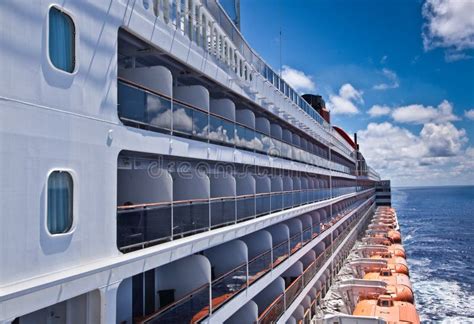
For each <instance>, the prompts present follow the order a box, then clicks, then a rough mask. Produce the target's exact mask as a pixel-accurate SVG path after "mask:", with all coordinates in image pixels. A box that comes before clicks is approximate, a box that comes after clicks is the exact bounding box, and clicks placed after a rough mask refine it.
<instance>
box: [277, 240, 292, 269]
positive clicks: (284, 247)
mask: <svg viewBox="0 0 474 324" xmlns="http://www.w3.org/2000/svg"><path fill="white" fill-rule="evenodd" d="M289 243H290V241H289V240H285V241H283V242H280V243H278V244H276V245H275V246H273V266H276V265H277V264H279V263H280V262H282V261H283V260H285V259H286V258H287V257H288V255H289V254H290V245H289Z"/></svg>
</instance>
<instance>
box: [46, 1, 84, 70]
mask: <svg viewBox="0 0 474 324" xmlns="http://www.w3.org/2000/svg"><path fill="white" fill-rule="evenodd" d="M53 8H54V9H56V10H58V11H60V12H61V13H63V14H65V15H66V16H68V18H69V19H71V21H72V24H73V27H74V35H73V37H74V49H73V60H74V61H73V62H74V68H73V70H72V72H69V71H66V70H63V69H61V68H59V67H57V66H56V65H55V64H54V63H53V61H52V60H51V56H50V50H49V32H50V30H49V25H50V14H51V10H52V9H53ZM45 38H46V46H45V49H46V57H47V62H48V65H49V66H50V67H51V68H52V69H53V70H54V71H57V72H59V73H63V74H65V75H68V76H71V75H75V74H77V71H78V69H79V58H78V57H79V55H78V51H77V49H78V48H79V46H78V45H79V30H78V27H77V24H76V19H75V16H74V15H73V14H72V13H71V12H70V11H68V10H65V9H64V8H63V7H61V6H59V5H56V4H52V5H50V6H49V7H48V14H47V15H46V37H45Z"/></svg>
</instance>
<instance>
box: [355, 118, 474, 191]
mask: <svg viewBox="0 0 474 324" xmlns="http://www.w3.org/2000/svg"><path fill="white" fill-rule="evenodd" d="M358 139H359V144H360V147H361V151H362V153H363V154H364V156H365V158H366V159H367V161H368V163H369V165H370V166H372V167H374V168H375V169H376V170H377V171H378V172H380V174H381V176H382V177H384V178H390V179H391V180H392V181H393V183H394V185H434V184H454V183H471V184H472V183H474V168H473V166H474V162H473V159H472V157H473V156H474V148H472V147H468V148H466V149H464V148H463V147H464V145H465V143H466V142H467V140H468V139H467V137H466V132H465V130H463V129H457V128H456V127H455V126H454V125H453V124H451V123H449V122H448V123H443V124H435V123H428V124H426V125H424V126H423V128H422V130H421V131H420V133H419V134H415V133H412V132H410V131H409V130H407V129H405V128H402V127H399V126H395V125H393V124H391V123H389V122H384V123H370V124H369V125H368V126H367V128H366V129H364V130H361V131H359V132H358Z"/></svg>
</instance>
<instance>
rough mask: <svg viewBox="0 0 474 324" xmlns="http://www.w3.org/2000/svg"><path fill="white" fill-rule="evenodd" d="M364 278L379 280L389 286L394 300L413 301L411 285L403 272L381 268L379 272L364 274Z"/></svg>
mask: <svg viewBox="0 0 474 324" xmlns="http://www.w3.org/2000/svg"><path fill="white" fill-rule="evenodd" d="M364 279H366V280H380V281H383V282H385V283H386V284H387V286H389V287H390V290H389V291H390V293H391V294H393V296H392V297H393V299H394V300H399V301H406V302H409V303H413V301H414V300H415V298H414V296H413V289H412V287H411V283H410V278H408V276H407V275H406V274H403V273H396V272H395V273H392V271H391V270H390V269H387V268H385V269H382V270H380V272H369V273H367V274H365V276H364Z"/></svg>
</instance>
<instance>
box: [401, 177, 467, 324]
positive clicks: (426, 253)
mask: <svg viewBox="0 0 474 324" xmlns="http://www.w3.org/2000/svg"><path fill="white" fill-rule="evenodd" d="M392 205H393V207H394V208H396V210H397V214H398V219H399V223H400V229H401V232H402V238H403V244H404V245H405V250H406V252H407V259H408V260H407V261H408V264H409V266H410V277H411V281H412V284H413V289H414V291H415V302H416V307H417V309H418V312H419V314H420V318H421V320H422V321H423V322H446V323H466V322H467V323H474V264H473V261H474V186H464V187H429V188H427V187H425V188H421V187H419V188H392Z"/></svg>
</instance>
